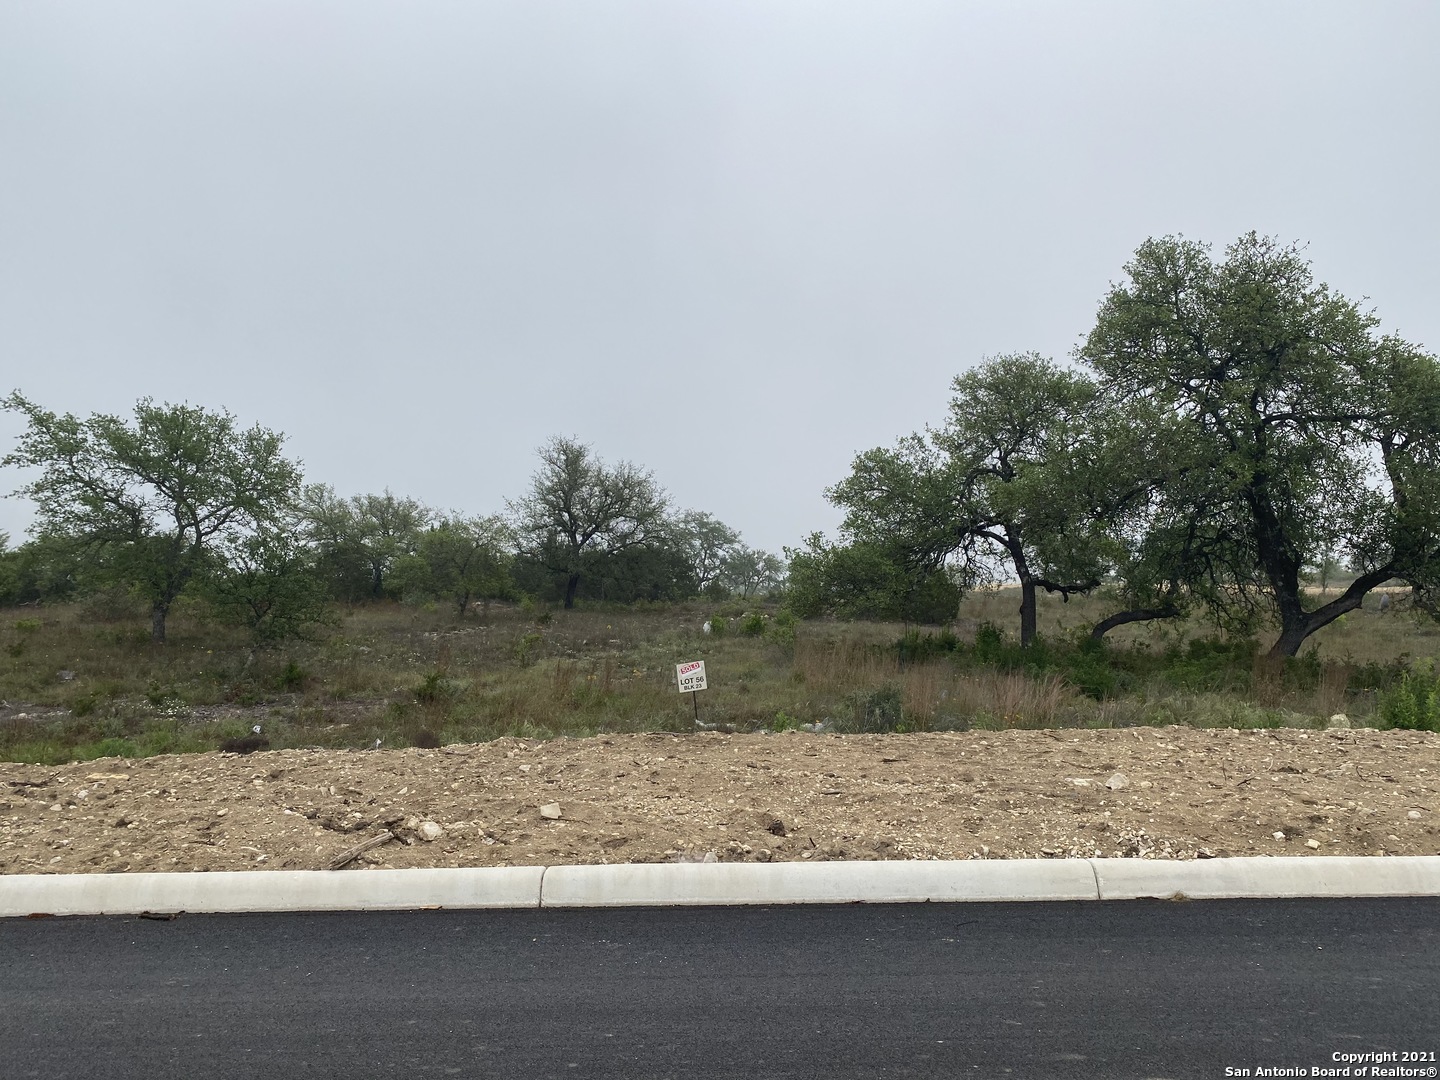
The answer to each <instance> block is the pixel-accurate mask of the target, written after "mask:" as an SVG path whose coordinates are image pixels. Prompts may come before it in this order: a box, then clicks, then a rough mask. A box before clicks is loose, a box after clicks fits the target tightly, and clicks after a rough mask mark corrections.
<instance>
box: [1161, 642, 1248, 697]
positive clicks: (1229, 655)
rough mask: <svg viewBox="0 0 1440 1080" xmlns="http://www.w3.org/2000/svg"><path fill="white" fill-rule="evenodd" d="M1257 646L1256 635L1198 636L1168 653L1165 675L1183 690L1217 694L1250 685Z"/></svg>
mask: <svg viewBox="0 0 1440 1080" xmlns="http://www.w3.org/2000/svg"><path fill="white" fill-rule="evenodd" d="M1256 648H1257V645H1256V643H1255V641H1254V639H1253V638H1220V637H1204V638H1196V639H1194V640H1193V641H1191V642H1189V643H1188V644H1187V645H1185V646H1184V647H1183V648H1174V649H1170V650H1168V651H1167V652H1166V654H1165V665H1164V668H1163V676H1164V678H1165V681H1166V682H1168V683H1169V684H1170V685H1171V686H1174V687H1176V688H1177V689H1181V690H1203V691H1209V692H1212V693H1216V692H1222V691H1233V690H1237V689H1241V688H1248V686H1249V685H1250V675H1251V669H1252V668H1253V666H1254V663H1255V653H1256Z"/></svg>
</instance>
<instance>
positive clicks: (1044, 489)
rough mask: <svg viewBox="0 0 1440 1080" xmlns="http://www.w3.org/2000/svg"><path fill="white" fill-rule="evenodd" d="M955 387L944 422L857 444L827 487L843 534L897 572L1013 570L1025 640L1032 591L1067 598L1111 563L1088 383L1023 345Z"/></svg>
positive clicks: (998, 573)
mask: <svg viewBox="0 0 1440 1080" xmlns="http://www.w3.org/2000/svg"><path fill="white" fill-rule="evenodd" d="M953 390H954V396H953V398H952V399H951V404H950V417H949V419H948V421H947V423H946V424H945V426H944V427H942V428H941V429H939V430H938V431H933V432H931V433H930V434H929V437H928V438H925V437H922V436H919V435H912V436H910V437H909V438H906V439H902V440H901V442H900V443H899V445H898V446H897V447H895V448H894V449H892V450H885V449H878V450H871V451H867V452H866V453H863V454H861V455H860V456H859V457H857V458H856V460H855V464H854V466H853V467H852V470H851V475H850V476H849V477H848V478H847V479H845V480H843V481H841V482H840V483H839V484H836V485H835V486H834V487H833V488H831V489H830V491H829V493H828V494H829V497H830V499H831V501H832V502H835V503H837V504H838V505H840V506H843V507H845V509H846V516H845V523H844V533H845V535H846V537H847V538H848V539H849V540H850V541H851V542H852V543H854V544H856V545H857V546H859V547H861V548H863V549H865V550H867V551H870V552H872V553H889V557H892V558H896V559H898V560H900V563H901V565H902V567H903V569H904V575H903V576H902V578H901V580H910V581H914V582H920V581H924V580H926V578H927V576H930V575H934V574H935V573H937V572H938V571H939V570H941V568H943V567H945V566H947V565H952V566H953V567H954V572H953V573H951V574H949V575H948V578H949V580H951V581H954V580H956V579H960V580H966V581H973V580H977V579H983V578H984V577H987V576H989V577H1012V576H1013V578H1014V579H1016V580H1018V582H1019V585H1020V597H1021V599H1020V640H1021V642H1022V644H1025V645H1029V644H1030V643H1031V642H1032V641H1033V640H1034V638H1035V633H1036V592H1037V590H1038V589H1045V590H1047V591H1050V592H1058V593H1060V594H1061V595H1062V596H1064V597H1065V598H1066V599H1068V598H1069V595H1070V593H1072V592H1086V591H1088V590H1090V589H1093V588H1095V587H1096V586H1098V585H1099V584H1100V582H1101V580H1102V577H1103V575H1104V572H1105V569H1106V566H1107V562H1106V558H1107V555H1108V554H1109V553H1110V544H1109V542H1108V540H1107V536H1106V528H1107V524H1108V523H1107V521H1106V520H1105V519H1104V518H1103V517H1101V516H1098V515H1097V513H1096V501H1097V496H1096V494H1095V492H1094V490H1093V489H1094V477H1095V475H1096V471H1095V470H1094V469H1093V468H1087V467H1086V463H1087V462H1088V461H1090V460H1092V459H1093V458H1094V457H1095V456H1096V454H1097V452H1098V451H1097V446H1098V443H1099V441H1100V439H1101V435H1100V432H1099V430H1098V429H1097V426H1096V425H1095V423H1094V418H1093V415H1092V414H1093V413H1094V411H1095V409H1096V407H1097V403H1096V392H1095V387H1094V384H1093V383H1091V382H1090V380H1088V379H1087V378H1085V377H1084V376H1083V375H1079V374H1076V373H1074V372H1070V371H1066V370H1064V369H1063V368H1060V367H1058V366H1057V365H1055V364H1054V363H1052V362H1051V361H1049V360H1046V359H1044V358H1043V357H1039V356H1036V355H1034V354H1021V355H1013V356H1001V357H996V358H994V359H992V360H988V361H986V362H985V363H984V364H982V365H981V366H980V367H978V368H976V369H975V370H973V371H970V372H967V373H966V374H964V375H961V376H958V377H957V378H956V379H955V381H954V383H953ZM791 572H792V575H793V573H794V565H793V563H792V568H791Z"/></svg>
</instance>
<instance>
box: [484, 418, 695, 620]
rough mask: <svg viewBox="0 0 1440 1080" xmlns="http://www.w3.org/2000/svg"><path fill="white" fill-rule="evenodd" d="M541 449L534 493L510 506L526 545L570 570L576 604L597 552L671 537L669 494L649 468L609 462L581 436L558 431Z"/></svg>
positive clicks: (557, 568)
mask: <svg viewBox="0 0 1440 1080" xmlns="http://www.w3.org/2000/svg"><path fill="white" fill-rule="evenodd" d="M539 455H540V468H539V469H538V470H537V471H536V473H535V474H534V476H533V477H532V478H531V482H530V491H529V493H528V494H527V495H525V496H524V497H523V498H521V499H518V500H516V501H515V502H513V503H511V504H510V511H511V514H512V516H513V518H514V520H515V525H516V531H517V533H518V534H519V538H520V546H521V551H522V552H523V553H524V554H526V555H528V556H530V557H531V558H533V559H534V560H536V561H537V562H539V563H540V564H542V565H543V566H545V567H547V568H548V569H549V570H551V571H553V572H555V573H558V574H561V575H563V577H564V579H565V606H566V607H567V608H570V607H574V606H575V595H576V592H577V590H578V589H579V587H580V579H581V576H582V575H583V574H585V573H587V572H589V573H592V574H593V573H594V572H595V571H596V563H595V560H596V559H597V558H599V559H605V558H608V557H612V556H616V555H618V554H620V553H621V552H624V551H627V550H629V549H632V548H636V547H641V546H644V545H646V544H650V543H654V542H656V541H658V540H663V539H664V538H665V531H666V526H667V520H666V510H667V509H668V499H667V497H666V495H665V493H664V491H662V490H661V489H660V487H659V486H658V485H657V484H656V483H655V479H654V476H653V475H652V474H650V473H649V472H646V471H644V470H642V469H640V468H638V467H636V466H635V465H632V464H630V463H629V462H627V461H621V462H618V463H617V464H615V465H606V464H605V463H604V462H603V461H601V460H600V459H599V458H597V457H596V456H595V455H594V453H593V452H592V451H591V449H590V447H588V446H586V445H585V444H584V443H582V442H580V441H578V440H576V439H573V438H562V437H556V438H553V439H551V440H550V441H549V442H547V443H546V444H545V445H544V446H542V447H541V448H540V451H539Z"/></svg>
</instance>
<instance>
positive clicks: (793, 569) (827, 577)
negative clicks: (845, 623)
mask: <svg viewBox="0 0 1440 1080" xmlns="http://www.w3.org/2000/svg"><path fill="white" fill-rule="evenodd" d="M786 554H787V555H788V556H789V558H790V572H789V579H788V583H787V585H786V590H785V603H786V605H787V606H788V607H789V608H790V609H791V610H792V611H794V612H795V613H796V614H797V615H799V616H800V617H802V618H812V617H814V616H817V615H838V616H839V617H841V618H844V619H899V620H904V621H906V622H918V623H925V624H930V625H936V624H942V623H946V622H949V621H950V620H951V619H953V618H954V616H955V609H956V607H957V606H958V605H959V602H960V596H961V591H960V589H959V587H958V586H957V585H956V584H955V583H954V581H952V580H951V578H950V576H949V574H948V573H946V572H945V570H943V569H940V568H935V567H925V566H916V565H913V564H910V563H907V561H906V556H905V554H904V553H903V552H900V551H898V550H896V549H894V548H890V547H886V546H883V545H880V544H875V543H868V542H856V543H851V544H832V543H830V542H828V541H827V540H826V539H825V538H824V537H823V536H821V535H820V534H819V533H815V534H813V535H812V536H810V537H809V538H808V539H807V540H806V546H805V547H804V548H803V549H800V550H792V549H787V550H786Z"/></svg>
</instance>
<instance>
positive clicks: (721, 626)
mask: <svg viewBox="0 0 1440 1080" xmlns="http://www.w3.org/2000/svg"><path fill="white" fill-rule="evenodd" d="M708 621H709V623H710V633H711V634H713V635H714V636H715V637H717V638H723V637H724V636H725V635H726V634H728V633H729V632H730V620H729V619H727V618H725V616H724V615H711V616H710V618H709V620H708Z"/></svg>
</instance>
